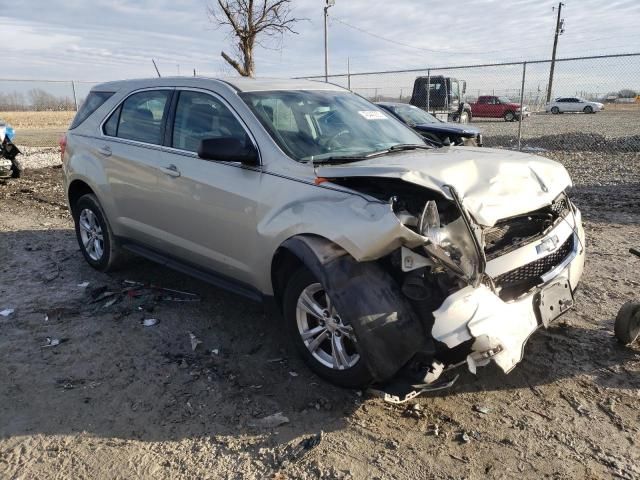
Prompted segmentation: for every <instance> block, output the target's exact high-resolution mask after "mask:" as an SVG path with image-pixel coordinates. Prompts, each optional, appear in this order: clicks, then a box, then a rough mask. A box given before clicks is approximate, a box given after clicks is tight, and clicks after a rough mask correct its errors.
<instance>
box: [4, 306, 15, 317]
mask: <svg viewBox="0 0 640 480" xmlns="http://www.w3.org/2000/svg"><path fill="white" fill-rule="evenodd" d="M13 312H15V310H14V309H13V308H5V309H4V310H2V311H1V312H0V315H2V316H3V317H8V316H9V315H11V314H12V313H13Z"/></svg>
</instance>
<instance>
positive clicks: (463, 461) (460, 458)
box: [449, 453, 469, 463]
mask: <svg viewBox="0 0 640 480" xmlns="http://www.w3.org/2000/svg"><path fill="white" fill-rule="evenodd" d="M449 456H450V457H451V458H453V459H454V460H458V461H459V462H462V463H469V459H468V458H464V457H458V456H457V455H454V454H453V453H450V454H449Z"/></svg>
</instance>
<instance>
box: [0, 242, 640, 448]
mask: <svg viewBox="0 0 640 480" xmlns="http://www.w3.org/2000/svg"><path fill="white" fill-rule="evenodd" d="M0 258H3V259H4V265H3V268H2V270H0V285H1V286H2V287H1V290H2V292H1V293H2V294H3V304H2V305H0V307H2V308H5V306H6V307H11V308H14V309H15V312H14V313H12V314H11V315H9V316H8V317H0V357H1V358H3V361H2V362H0V418H2V419H3V421H2V422H0V438H10V437H16V436H21V435H29V434H34V433H40V434H78V433H81V432H88V433H90V434H92V435H96V436H100V437H108V438H121V439H139V440H145V441H159V440H160V441H161V440H178V439H181V438H193V437H215V438H218V439H220V438H223V437H225V436H231V437H237V436H241V435H254V434H265V433H267V434H269V435H267V437H265V439H264V442H270V445H272V446H273V445H277V444H283V443H286V442H288V441H290V440H291V439H293V438H297V437H300V436H301V435H310V434H317V433H318V432H320V431H325V432H327V431H332V430H341V429H343V428H345V427H346V425H347V422H348V419H349V417H350V416H351V415H352V414H353V412H354V411H355V410H356V409H357V408H358V406H359V405H360V404H361V402H362V401H363V400H362V399H361V398H360V396H359V395H358V394H357V392H354V391H351V390H346V389H341V388H338V387H335V386H333V385H330V384H328V383H326V382H324V381H322V380H321V379H319V378H318V377H317V376H316V375H314V374H313V373H312V372H311V371H310V370H309V369H308V368H307V367H306V366H305V365H304V364H303V363H302V362H301V361H300V360H299V359H298V357H297V356H296V355H295V354H294V353H293V352H291V351H290V349H289V347H288V342H287V339H286V338H285V335H284V330H283V326H282V323H281V320H280V319H278V318H273V317H271V316H267V315H266V314H265V313H264V311H263V309H262V307H261V306H260V305H258V304H254V303H251V302H248V301H246V300H245V299H243V298H242V297H238V296H236V295H233V294H229V293H227V292H224V291H221V290H219V289H216V288H214V287H211V286H209V285H207V284H204V283H202V282H200V281H198V280H195V279H192V278H190V277H187V276H185V275H182V274H180V273H176V272H173V271H171V270H168V269H166V268H164V267H162V266H159V265H156V264H153V263H151V262H148V261H146V260H142V259H137V258H136V259H132V260H131V261H130V262H129V264H128V265H127V267H126V268H125V269H123V270H122V271H119V272H116V273H113V274H103V273H100V272H96V271H94V270H92V269H91V268H90V267H89V266H88V265H87V264H86V263H85V262H84V260H83V259H82V257H81V255H80V252H79V250H78V247H77V245H76V243H75V237H74V234H73V231H71V230H64V229H58V230H23V231H15V232H0ZM124 280H132V281H137V282H143V283H147V284H148V283H151V284H155V285H161V286H162V287H166V288H172V289H177V290H181V291H189V292H193V293H196V294H198V295H199V296H200V298H201V300H200V301H199V302H175V301H165V300H162V299H153V301H151V302H147V303H144V304H140V303H136V301H135V299H131V298H130V297H129V295H124V296H123V297H121V299H120V300H119V302H118V303H116V304H114V305H111V306H109V305H108V303H109V299H104V300H102V301H99V302H92V297H91V295H90V292H91V291H93V289H94V288H96V287H103V286H104V287H106V289H107V290H108V291H118V290H119V289H121V288H122V286H123V281H124ZM84 282H89V286H87V287H85V288H83V287H81V286H80V285H82V284H83V283H84ZM145 318H155V319H157V320H158V323H157V324H156V325H154V326H152V327H145V326H143V325H142V324H141V321H142V320H143V319H145ZM608 320H610V319H608ZM609 326H610V322H608V324H607V327H609ZM609 330H610V329H609V328H607V329H605V330H598V329H591V328H582V327H562V326H554V327H553V328H551V329H549V330H548V331H542V332H540V333H539V334H537V335H535V336H534V337H533V338H532V339H531V341H530V342H529V345H528V346H527V348H526V352H525V360H524V361H523V363H522V364H520V365H519V366H518V367H517V368H516V369H515V370H514V371H513V372H511V373H510V374H509V375H505V374H503V373H501V372H499V371H497V370H495V371H492V370H491V368H487V369H480V370H479V375H478V376H477V377H473V376H471V375H470V374H463V375H462V376H461V379H460V380H459V381H458V383H457V385H456V386H454V387H453V388H452V389H451V390H448V391H445V392H441V393H439V394H438V395H440V396H449V397H456V396H457V395H458V394H460V393H464V392H472V391H481V390H487V391H490V390H508V389H519V388H528V387H535V386H539V385H546V384H550V383H554V382H557V381H559V380H562V379H564V378H569V377H574V376H576V375H584V374H588V375H593V376H596V377H597V381H598V383H599V384H601V385H603V386H616V387H618V388H629V389H631V388H635V389H637V388H640V379H633V380H630V379H629V378H628V377H627V376H625V378H624V382H623V383H622V384H619V382H618V380H616V378H615V375H614V374H613V373H611V372H612V371H614V370H612V369H615V368H616V367H617V366H618V365H621V364H623V363H624V362H625V361H628V360H630V359H631V358H632V356H633V355H634V353H633V352H632V351H628V350H624V349H622V348H620V347H617V346H616V345H615V343H614V340H613V339H612V337H611V334H610V331H609ZM191 334H193V337H195V340H196V341H195V342H193V341H192V340H193V337H192V336H191ZM47 337H49V338H52V339H59V340H60V341H61V342H60V344H59V345H57V346H53V347H48V346H44V345H46V344H47V343H48V341H47ZM198 342H200V343H198ZM194 343H195V344H194ZM635 354H637V353H635ZM278 412H282V414H283V415H284V416H286V417H287V418H288V420H289V423H287V424H285V425H269V424H268V422H266V423H265V421H263V420H262V419H264V418H265V417H268V416H270V415H273V414H275V413H278ZM275 432H278V435H275ZM221 441H222V440H221Z"/></svg>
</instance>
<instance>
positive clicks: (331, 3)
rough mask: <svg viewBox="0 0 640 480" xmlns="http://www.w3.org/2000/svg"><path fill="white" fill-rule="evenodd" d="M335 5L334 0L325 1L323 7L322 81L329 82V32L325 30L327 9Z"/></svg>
mask: <svg viewBox="0 0 640 480" xmlns="http://www.w3.org/2000/svg"><path fill="white" fill-rule="evenodd" d="M335 4H336V0H325V5H324V81H325V82H328V81H329V32H328V29H327V15H328V12H329V9H330V8H331V7H333V6H334V5H335Z"/></svg>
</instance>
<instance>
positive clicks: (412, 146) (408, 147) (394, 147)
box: [388, 143, 433, 152]
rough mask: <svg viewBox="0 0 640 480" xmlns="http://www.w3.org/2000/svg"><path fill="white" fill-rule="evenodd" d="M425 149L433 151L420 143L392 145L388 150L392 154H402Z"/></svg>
mask: <svg viewBox="0 0 640 480" xmlns="http://www.w3.org/2000/svg"><path fill="white" fill-rule="evenodd" d="M418 148H420V149H423V150H431V148H433V147H430V146H429V145H421V144H419V143H399V144H397V145H392V146H391V147H389V148H388V150H389V151H390V152H400V151H402V150H416V149H418Z"/></svg>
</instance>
